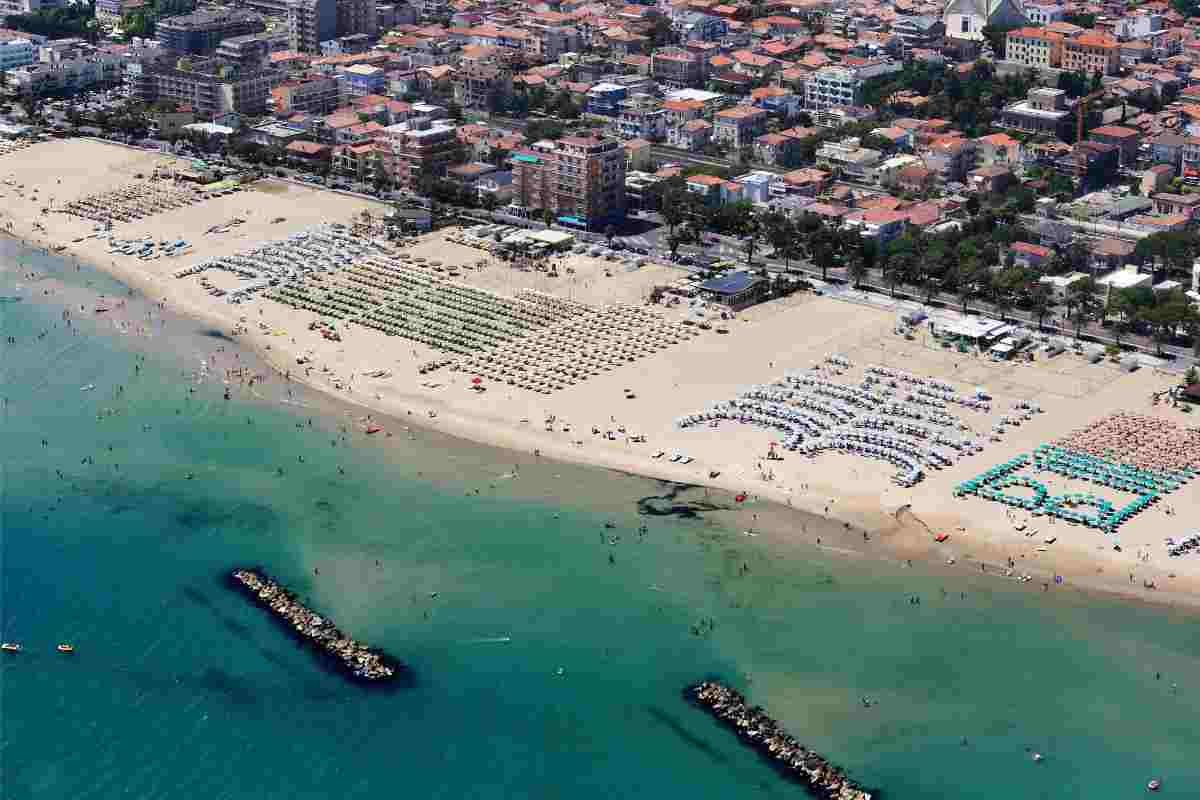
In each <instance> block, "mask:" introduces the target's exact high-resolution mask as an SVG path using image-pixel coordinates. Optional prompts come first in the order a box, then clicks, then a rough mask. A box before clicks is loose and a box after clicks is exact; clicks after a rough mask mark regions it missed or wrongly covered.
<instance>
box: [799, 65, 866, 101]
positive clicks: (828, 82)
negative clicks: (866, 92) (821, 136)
mask: <svg viewBox="0 0 1200 800" xmlns="http://www.w3.org/2000/svg"><path fill="white" fill-rule="evenodd" d="M804 105H805V106H806V107H807V108H811V109H814V110H821V109H826V108H833V107H834V106H858V105H862V79H861V78H859V76H858V73H857V72H855V71H854V70H852V69H849V68H847V67H821V68H820V69H819V70H817V71H816V72H814V73H813V75H812V77H811V78H809V79H808V82H807V83H806V84H804Z"/></svg>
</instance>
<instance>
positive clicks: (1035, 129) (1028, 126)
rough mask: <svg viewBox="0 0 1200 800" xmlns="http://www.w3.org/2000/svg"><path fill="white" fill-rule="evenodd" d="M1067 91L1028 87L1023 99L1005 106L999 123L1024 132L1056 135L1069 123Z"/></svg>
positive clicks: (1069, 113)
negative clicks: (1027, 92)
mask: <svg viewBox="0 0 1200 800" xmlns="http://www.w3.org/2000/svg"><path fill="white" fill-rule="evenodd" d="M1070 116H1071V112H1070V111H1068V110H1067V93H1066V92H1064V91H1063V90H1062V89H1030V90H1029V94H1028V95H1027V96H1026V99H1025V100H1021V101H1018V102H1016V103H1012V104H1011V105H1008V106H1005V107H1004V111H1003V112H1002V113H1001V115H1000V125H1001V126H1003V127H1005V128H1012V129H1014V130H1019V131H1024V132H1026V133H1046V134H1051V135H1058V133H1059V132H1060V131H1062V130H1063V129H1064V128H1065V127H1066V126H1067V125H1069V124H1070V119H1069V118H1070Z"/></svg>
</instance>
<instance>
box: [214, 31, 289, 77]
mask: <svg viewBox="0 0 1200 800" xmlns="http://www.w3.org/2000/svg"><path fill="white" fill-rule="evenodd" d="M287 47H288V38H287V35H286V34H283V33H250V34H246V35H245V36H233V37H231V38H228V39H225V40H224V41H222V42H221V44H219V45H218V46H217V51H216V53H214V55H215V56H216V57H217V58H219V59H221V60H222V61H226V62H228V63H230V64H237V65H238V66H239V67H241V68H242V69H260V68H261V67H262V66H263V65H264V64H265V63H266V62H267V58H268V57H269V56H270V55H271V53H276V52H279V51H281V50H286V49H287Z"/></svg>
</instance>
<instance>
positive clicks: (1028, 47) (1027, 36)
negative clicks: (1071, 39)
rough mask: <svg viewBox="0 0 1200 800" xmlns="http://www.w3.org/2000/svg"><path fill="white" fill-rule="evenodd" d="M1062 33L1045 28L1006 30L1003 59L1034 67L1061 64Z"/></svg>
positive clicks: (1049, 66)
mask: <svg viewBox="0 0 1200 800" xmlns="http://www.w3.org/2000/svg"><path fill="white" fill-rule="evenodd" d="M1062 59H1063V35H1062V34H1061V33H1055V32H1054V31H1048V30H1046V29H1045V28H1017V29H1015V30H1011V31H1009V32H1008V36H1007V37H1006V38H1005V42H1004V60H1005V61H1012V62H1014V63H1017V64H1021V65H1022V66H1026V67H1034V68H1035V69H1043V68H1051V67H1054V68H1057V67H1059V66H1061V65H1062Z"/></svg>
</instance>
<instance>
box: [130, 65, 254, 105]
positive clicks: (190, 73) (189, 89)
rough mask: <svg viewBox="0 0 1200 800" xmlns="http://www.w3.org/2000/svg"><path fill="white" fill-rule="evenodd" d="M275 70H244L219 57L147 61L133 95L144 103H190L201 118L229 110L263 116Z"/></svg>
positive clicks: (135, 82)
mask: <svg viewBox="0 0 1200 800" xmlns="http://www.w3.org/2000/svg"><path fill="white" fill-rule="evenodd" d="M275 74H276V73H275V72H274V71H273V70H241V69H238V68H237V67H236V66H235V65H232V64H225V63H222V62H221V61H219V60H217V59H197V60H196V61H193V62H191V63H188V62H187V61H186V60H183V59H181V60H180V61H179V63H175V62H173V61H166V60H160V61H158V62H154V63H151V64H146V65H144V66H143V68H142V70H141V74H139V75H137V76H136V77H135V78H134V81H133V96H134V97H135V98H136V99H138V100H140V101H142V102H144V103H155V102H158V101H160V100H165V101H169V102H174V103H187V104H188V105H190V106H191V107H192V108H193V109H194V110H195V112H196V115H197V116H198V117H200V118H208V119H211V118H213V117H216V116H220V115H222V114H228V113H231V112H232V113H236V114H242V115H244V116H260V115H262V114H265V113H266V112H267V97H268V96H269V95H270V93H271V84H272V82H273V80H274V78H275Z"/></svg>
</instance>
